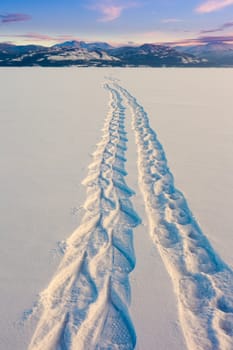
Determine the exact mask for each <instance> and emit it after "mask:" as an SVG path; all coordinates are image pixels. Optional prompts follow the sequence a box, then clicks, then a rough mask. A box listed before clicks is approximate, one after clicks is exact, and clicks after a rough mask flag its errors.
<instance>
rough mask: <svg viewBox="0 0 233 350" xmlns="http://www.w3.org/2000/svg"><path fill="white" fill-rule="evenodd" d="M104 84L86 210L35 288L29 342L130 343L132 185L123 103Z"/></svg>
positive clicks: (61, 346) (59, 349)
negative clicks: (42, 284)
mask: <svg viewBox="0 0 233 350" xmlns="http://www.w3.org/2000/svg"><path fill="white" fill-rule="evenodd" d="M105 87H106V88H107V90H109V92H110V96H111V102H110V112H109V114H108V116H107V118H106V121H105V125H104V128H103V137H102V140H101V142H100V143H99V144H98V145H97V150H96V151H95V152H94V154H93V162H92V164H91V165H90V166H89V173H88V176H87V178H86V179H85V180H84V185H85V186H87V199H86V203H85V205H84V209H85V214H84V217H83V219H82V222H81V225H80V227H79V228H78V229H77V230H76V231H75V232H74V233H73V234H72V236H71V237H70V238H69V239H68V241H67V244H66V252H65V255H64V257H63V260H62V261H61V264H60V266H59V268H58V271H57V273H56V274H55V276H54V278H53V279H52V281H51V282H50V284H49V286H48V288H47V289H46V290H45V291H43V292H42V293H41V296H40V302H39V309H38V310H37V312H38V313H39V314H40V316H39V322H38V325H37V328H36V330H35V333H34V335H33V338H32V340H31V344H30V345H29V349H31V350H39V349H41V350H42V349H43V350H49V349H51V350H55V349H56V350H65V349H78V350H92V349H96V350H97V349H99V350H100V349H101V350H104V349H122V350H131V349H134V347H135V344H136V334H135V331H134V327H133V324H132V322H131V319H130V315H129V312H128V305H129V303H130V285H129V278H128V275H129V273H130V272H131V271H132V270H133V269H134V267H135V256H134V249H133V231H132V229H133V228H134V227H135V226H137V225H138V224H139V223H140V219H139V217H138V215H137V214H136V212H135V211H134V209H133V207H132V204H131V202H130V197H131V196H132V195H133V194H134V192H133V191H132V190H131V189H130V188H129V187H128V186H127V184H126V182H125V180H124V177H125V176H126V175H127V173H126V171H125V162H126V158H125V153H126V150H127V136H126V132H125V126H124V120H125V112H124V110H125V108H124V107H123V105H122V98H121V97H120V95H119V93H118V92H117V91H116V90H115V89H113V88H111V87H110V86H109V85H106V86H105Z"/></svg>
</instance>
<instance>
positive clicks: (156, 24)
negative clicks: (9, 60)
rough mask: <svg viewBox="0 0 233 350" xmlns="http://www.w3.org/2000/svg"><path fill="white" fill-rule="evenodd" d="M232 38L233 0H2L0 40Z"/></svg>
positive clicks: (186, 40) (184, 41) (182, 40)
mask: <svg viewBox="0 0 233 350" xmlns="http://www.w3.org/2000/svg"><path fill="white" fill-rule="evenodd" d="M73 39H76V40H80V39H81V40H86V41H96V40H98V41H109V42H112V43H116V44H118V43H144V42H153V43H170V42H173V43H182V44H188V43H192V42H193V43H198V42H210V41H218V40H221V41H226V42H233V0H186V1H184V0H182V1H181V0H145V1H142V0H99V1H96V0H86V1H82V0H56V1H55V0H40V1H33V0H1V2H0V41H7V42H13V43H18V44H22V43H39V44H44V45H52V44H54V43H56V42H61V41H65V40H73Z"/></svg>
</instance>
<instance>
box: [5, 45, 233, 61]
mask: <svg viewBox="0 0 233 350" xmlns="http://www.w3.org/2000/svg"><path fill="white" fill-rule="evenodd" d="M35 65H39V66H71V65H77V66H118V67H126V66H132V67H135V66H136V67H138V66H148V67H163V66H167V67H200V66H201V67H203V66H204V67H205V66H226V65H227V66H229V65H230V66H233V45H229V44H223V43H215V44H208V45H198V46H190V47H175V48H172V47H169V46H164V45H155V44H143V45H140V46H121V47H113V46H111V45H109V44H108V43H105V42H93V43H86V42H84V41H75V40H73V41H66V42H63V43H59V44H56V45H54V46H52V47H43V46H37V45H26V46H16V45H12V44H5V43H2V44H0V66H35Z"/></svg>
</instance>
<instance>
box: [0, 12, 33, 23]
mask: <svg viewBox="0 0 233 350" xmlns="http://www.w3.org/2000/svg"><path fill="white" fill-rule="evenodd" d="M30 19H31V16H30V15H27V14H25V13H7V14H5V15H1V14H0V22H1V23H12V22H25V21H30Z"/></svg>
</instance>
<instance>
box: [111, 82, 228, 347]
mask: <svg viewBox="0 0 233 350" xmlns="http://www.w3.org/2000/svg"><path fill="white" fill-rule="evenodd" d="M112 84H113V86H114V88H116V89H117V90H118V92H119V93H120V94H121V95H122V97H123V98H124V99H125V102H126V104H129V106H130V108H131V113H132V122H133V129H134V131H135V137H136V143H137V149H138V171H139V185H140V188H141V191H142V194H143V197H144V201H145V206H146V211H147V215H148V219H149V223H150V234H151V237H152V240H153V241H154V243H155V244H156V245H157V247H158V249H159V252H160V254H161V257H162V259H163V261H164V263H165V266H166V268H167V270H168V272H169V274H170V276H171V279H172V281H173V284H174V290H175V293H176V295H177V299H178V305H179V316H180V321H181V325H182V328H183V332H184V336H185V340H186V343H187V347H188V349H193V350H217V349H218V350H232V349H233V272H232V270H231V269H230V268H229V267H228V266H227V265H226V264H225V263H224V262H223V261H222V260H221V259H220V257H219V256H218V255H217V253H216V252H215V251H214V249H213V248H212V247H211V245H210V243H209V241H208V239H207V238H206V237H205V235H204V234H203V232H202V230H201V228H200V227H199V225H198V223H197V222H196V220H195V218H194V216H193V215H192V213H191V211H190V209H189V207H188V204H187V202H186V200H185V198H184V195H183V194H182V193H181V192H180V191H179V190H177V189H176V187H175V185H174V179H173V176H172V174H171V172H170V170H169V168H168V164H167V160H166V155H165V152H164V150H163V147H162V145H161V144H160V142H159V141H158V139H157V135H156V133H155V132H154V131H153V130H152V129H151V127H150V123H149V118H148V116H147V114H146V112H145V111H144V109H143V107H142V106H141V105H140V104H139V103H138V102H137V100H136V98H135V97H133V96H132V95H131V94H130V93H129V92H128V91H127V90H126V89H124V88H122V87H121V86H119V85H118V83H116V82H115V83H114V82H112Z"/></svg>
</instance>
